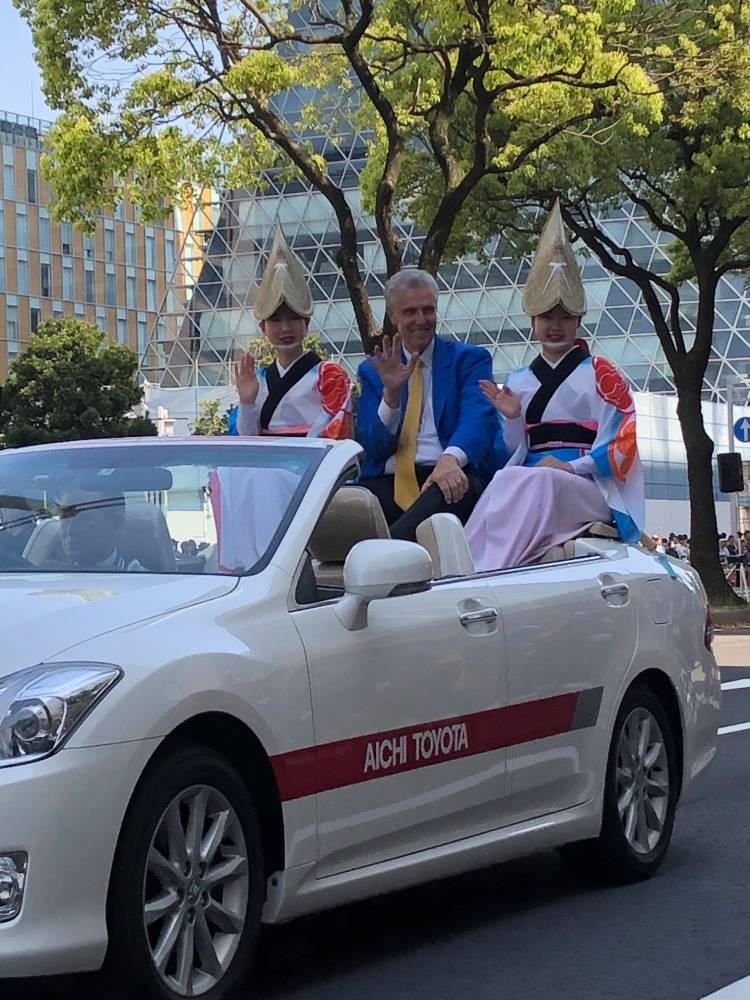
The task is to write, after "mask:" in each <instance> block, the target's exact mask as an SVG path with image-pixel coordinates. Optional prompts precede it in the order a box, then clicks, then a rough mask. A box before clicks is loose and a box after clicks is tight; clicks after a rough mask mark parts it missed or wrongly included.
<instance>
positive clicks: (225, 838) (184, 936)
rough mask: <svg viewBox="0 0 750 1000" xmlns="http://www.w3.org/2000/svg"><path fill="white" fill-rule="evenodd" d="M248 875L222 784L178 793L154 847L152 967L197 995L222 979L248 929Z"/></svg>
mask: <svg viewBox="0 0 750 1000" xmlns="http://www.w3.org/2000/svg"><path fill="white" fill-rule="evenodd" d="M249 893H250V873H249V867H248V853H247V847H246V844H245V837H244V834H243V832H242V826H241V824H240V820H239V817H238V816H237V813H236V812H235V810H234V809H233V808H232V805H231V803H230V802H229V801H228V799H227V798H226V797H225V796H224V795H223V794H222V793H221V792H219V791H218V790H217V789H216V788H212V787H210V786H208V785H193V786H191V787H189V788H186V789H184V790H183V791H181V792H180V793H179V794H178V795H176V796H175V797H174V798H173V799H172V801H171V802H170V803H169V805H168V806H167V808H166V809H165V810H164V812H163V814H162V816H161V819H160V820H159V822H158V824H157V826H156V830H155V833H154V836H153V838H152V840H151V844H150V847H149V851H148V856H147V860H146V871H145V878H144V885H143V921H144V928H145V932H146V938H147V941H148V947H149V951H150V954H151V959H152V961H153V963H154V967H155V969H156V971H157V973H158V975H159V976H160V978H161V979H162V981H163V982H164V984H165V985H166V986H167V987H168V988H169V989H170V990H171V991H173V992H174V993H175V994H177V995H179V996H183V997H195V996H200V995H202V994H204V993H207V992H208V991H209V990H210V989H212V988H213V987H214V986H216V984H217V983H218V982H219V981H220V980H221V979H222V977H223V976H224V974H225V973H226V971H227V969H228V968H229V966H230V965H231V963H232V960H233V958H234V956H235V953H236V951H237V947H238V945H239V942H240V939H241V937H242V932H243V930H244V927H245V922H246V919H247V912H248V899H249Z"/></svg>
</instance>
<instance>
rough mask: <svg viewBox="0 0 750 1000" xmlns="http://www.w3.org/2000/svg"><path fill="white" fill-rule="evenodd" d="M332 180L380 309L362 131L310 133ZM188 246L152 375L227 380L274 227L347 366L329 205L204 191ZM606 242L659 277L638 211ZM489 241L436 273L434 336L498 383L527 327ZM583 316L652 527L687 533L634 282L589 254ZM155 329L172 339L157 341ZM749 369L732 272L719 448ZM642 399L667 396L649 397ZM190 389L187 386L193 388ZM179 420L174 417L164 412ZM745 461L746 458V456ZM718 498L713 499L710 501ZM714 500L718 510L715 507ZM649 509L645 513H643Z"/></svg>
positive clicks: (660, 262)
mask: <svg viewBox="0 0 750 1000" xmlns="http://www.w3.org/2000/svg"><path fill="white" fill-rule="evenodd" d="M317 150H318V152H320V153H321V154H322V155H323V156H324V157H325V159H326V161H327V164H328V169H329V171H330V172H331V174H332V176H333V177H334V178H335V180H336V182H337V183H338V184H339V185H340V186H341V187H343V188H345V189H347V195H348V198H349V202H350V204H351V206H352V210H353V213H354V216H355V221H356V225H357V231H358V237H359V252H360V260H361V267H362V271H363V275H364V278H365V281H366V285H367V289H368V292H369V295H370V299H371V302H372V306H373V310H374V312H375V315H376V318H378V319H380V318H381V317H382V315H383V310H384V299H383V284H384V280H385V263H384V260H383V255H382V251H381V250H380V246H379V243H378V240H377V234H376V231H375V225H374V220H373V219H372V217H371V216H369V215H368V214H367V213H366V212H364V211H363V210H362V208H361V204H360V197H359V192H358V189H357V185H358V172H359V170H360V169H361V167H362V164H363V162H364V155H365V148H364V144H363V143H362V141H361V139H359V138H358V137H357V136H354V135H349V136H345V137H343V138H342V139H341V141H340V143H335V142H332V141H331V140H330V139H326V140H319V142H318V143H317ZM195 218H196V220H197V221H196V222H195V223H194V224H193V225H192V226H191V227H190V230H191V237H190V241H188V243H186V250H187V251H188V252H187V253H186V255H185V258H184V259H183V261H182V262H181V264H180V265H179V266H178V269H177V272H176V275H175V283H174V287H173V292H174V295H173V299H172V304H173V306H174V311H167V312H165V314H164V315H163V316H162V319H163V322H162V324H161V327H160V328H158V329H157V328H156V327H155V328H154V335H153V341H152V345H151V346H152V350H151V351H150V352H149V355H148V357H149V358H150V359H151V360H152V363H153V359H158V360H159V366H158V367H155V368H150V369H149V368H147V367H144V374H145V375H146V377H147V378H148V379H149V380H150V381H151V382H157V383H160V384H161V385H162V386H164V387H175V388H177V387H179V386H183V387H187V386H194V387H196V389H199V388H200V389H203V388H205V389H206V390H208V389H209V387H211V386H216V387H218V386H221V385H226V384H227V383H228V382H229V381H230V366H231V361H232V359H233V358H234V357H235V356H236V355H237V354H238V353H239V352H240V351H241V350H242V349H244V347H245V345H246V343H247V340H248V339H249V338H250V337H253V336H257V334H258V331H257V326H256V323H255V320H254V318H253V315H252V303H253V298H254V293H255V289H256V288H257V284H258V281H259V279H260V276H261V274H262V272H263V267H264V262H265V258H266V254H267V251H268V249H269V248H270V244H271V240H272V238H273V233H274V230H275V228H276V226H281V227H282V229H283V231H284V235H285V237H286V239H287V241H288V242H289V244H290V246H291V247H292V249H293V250H294V252H295V253H296V254H297V255H298V257H299V258H300V259H301V260H302V262H303V263H304V265H305V267H306V268H307V271H308V273H309V276H310V287H311V290H312V295H313V299H314V303H315V308H314V313H313V318H312V322H311V329H313V330H315V331H317V332H318V333H319V334H320V336H321V339H322V342H323V344H324V346H325V347H326V349H327V350H328V351H329V352H330V354H331V356H332V357H333V358H335V359H336V360H340V361H342V362H343V363H344V364H345V365H347V366H348V367H350V368H351V370H352V371H353V370H355V369H356V365H357V364H358V363H359V362H360V361H361V360H362V358H363V353H362V346H361V343H360V340H359V336H358V332H357V329H356V325H355V322H354V317H353V311H352V307H351V304H350V301H349V297H348V294H347V289H346V284H345V282H344V278H343V275H342V274H341V272H340V269H339V267H338V265H337V263H336V253H337V249H338V246H339V237H338V228H337V225H336V220H335V218H334V215H333V212H332V209H331V207H330V205H329V203H328V202H327V201H326V200H325V198H323V197H322V195H320V194H318V193H316V192H315V191H312V190H310V189H309V188H308V187H306V186H305V185H303V184H301V183H299V182H294V183H283V182H281V181H280V180H279V179H278V178H276V177H275V176H274V175H273V174H272V175H270V176H269V177H268V178H267V185H266V186H265V187H264V188H262V189H258V190H254V191H226V192H208V191H204V192H203V193H202V197H201V198H200V199H198V200H197V204H196V206H195ZM605 225H606V228H607V230H608V231H609V233H610V234H611V235H612V237H613V238H614V239H616V240H618V241H621V240H622V241H625V243H626V244H627V246H628V247H629V248H630V249H631V251H632V253H633V256H634V257H635V259H636V261H638V262H640V263H643V264H645V265H648V266H649V267H651V268H653V269H655V270H656V271H660V272H662V273H666V272H667V271H668V270H669V266H670V265H669V259H668V257H667V254H666V247H665V242H666V240H665V239H664V237H663V236H661V235H659V234H657V233H655V232H654V231H653V230H652V229H651V228H650V227H649V225H648V223H647V221H646V219H645V217H644V215H643V213H642V212H641V211H640V210H638V209H637V208H636V207H634V206H632V205H627V206H624V207H623V208H622V209H621V210H620V211H619V212H617V213H615V214H613V215H612V216H611V217H609V218H607V220H606V223H605ZM396 228H397V232H398V235H399V236H400V238H401V240H402V241H403V247H404V259H405V263H406V264H407V265H409V264H415V263H416V262H417V261H418V259H419V250H420V243H421V240H422V234H421V233H420V232H419V231H418V230H417V228H416V227H415V226H414V225H412V224H411V223H410V222H409V221H408V220H406V219H402V220H400V221H399V222H398V223H397V227H396ZM495 250H496V247H495V246H489V247H487V252H488V261H487V262H480V261H478V260H477V259H472V258H462V259H458V260H453V261H447V262H446V263H445V264H444V265H443V266H442V267H441V269H440V274H439V276H438V283H439V285H440V289H441V296H440V303H439V314H440V322H439V327H438V332H439V334H440V335H441V336H444V337H455V338H456V339H459V340H463V341H469V342H471V343H475V344H479V345H481V346H483V347H486V348H487V349H488V350H489V351H490V353H491V354H492V358H493V367H494V372H495V376H496V378H497V380H498V381H502V380H503V379H504V378H505V376H506V375H507V374H508V373H509V372H510V371H512V370H513V369H515V368H517V367H519V366H521V365H524V364H527V363H528V362H529V361H530V360H531V359H532V358H533V357H534V356H535V354H536V353H537V351H536V347H535V346H534V343H533V341H532V338H531V333H530V324H529V320H528V317H526V316H525V315H524V313H523V311H522V309H521V295H522V289H523V285H524V283H525V280H526V276H527V274H528V270H529V263H530V262H529V260H528V259H526V258H524V259H521V260H509V259H505V258H502V257H498V256H497V255H496V254H495ZM580 262H581V267H582V271H583V277H584V281H585V284H586V291H587V296H588V303H589V311H588V313H587V315H586V317H585V320H584V326H583V332H584V335H585V336H586V338H587V340H588V341H589V344H590V346H591V350H592V352H595V353H597V354H601V355H603V356H604V357H606V358H608V359H609V360H611V361H612V362H614V363H615V364H616V365H618V366H619V367H620V368H621V369H622V370H623V371H624V372H625V374H626V375H627V376H628V378H629V379H630V382H631V384H632V386H633V388H634V389H635V390H636V391H637V392H638V396H637V400H638V404H637V405H638V411H639V441H640V447H641V455H642V458H643V462H644V467H645V472H646V487H647V496H648V497H649V500H650V501H653V503H651V505H650V510H651V511H657V510H658V511H659V514H658V518H659V523H658V524H657V525H654V527H655V528H658V530H670V529H671V528H672V527H673V528H674V530H677V529H678V527H679V529H680V530H688V523H687V511H686V508H687V496H688V493H687V474H686V459H685V453H684V447H683V445H682V441H681V437H680V433H679V425H678V423H677V420H676V414H675V400H674V398H670V397H673V395H674V385H673V382H672V380H671V376H670V373H669V369H668V366H667V364H666V362H665V358H664V353H663V351H662V349H661V347H660V345H659V342H658V340H657V338H656V335H655V334H654V332H653V328H652V324H651V321H650V319H649V316H648V313H647V311H646V309H645V307H644V305H643V303H642V301H641V298H640V295H639V292H638V290H637V288H636V287H635V286H634V285H633V284H632V283H630V282H628V281H626V280H624V279H622V278H618V277H615V276H613V275H611V274H609V273H608V272H607V271H605V270H604V269H603V268H602V267H601V265H600V264H599V263H598V261H597V260H596V259H592V258H583V257H582V258H581V261H580ZM696 301H697V295H696V292H695V289H694V288H693V286H691V285H687V286H686V287H685V289H684V292H683V316H682V319H683V325H684V329H685V330H686V331H687V332H688V338H689V331H690V330H691V329H694V319H695V311H696ZM165 331H172V332H173V333H174V336H170V337H168V338H167V339H166V340H165V339H162V338H161V334H163V333H164V332H165ZM749 373H750V296H749V295H748V292H747V289H746V288H745V285H744V282H743V281H742V280H741V279H739V278H736V277H733V276H730V277H727V278H725V279H723V280H722V281H721V283H720V286H719V293H718V301H717V314H716V331H715V338H714V350H713V353H712V357H711V361H710V363H709V366H708V370H707V373H706V381H705V389H704V397H705V400H706V406H705V416H706V422H707V428H708V430H709V433H712V434H713V435H714V436H715V440H716V441H717V446H719V445H720V441H721V439H722V438H724V442H723V445H721V446H722V447H724V448H726V434H725V432H724V417H723V406H722V405H721V402H722V399H723V390H724V387H725V386H726V384H727V381H728V380H730V379H732V378H736V377H739V376H744V375H746V374H749ZM652 394H659V395H663V396H665V397H667V398H664V399H661V400H658V399H653V398H652ZM196 398H197V394H196ZM175 415H176V416H178V419H179V415H178V414H175ZM747 457H750V454H749V455H748V456H747ZM720 499H721V497H720V495H718V494H717V500H720ZM723 509H724V508H723V507H721V508H720V511H723ZM650 516H651V515H650Z"/></svg>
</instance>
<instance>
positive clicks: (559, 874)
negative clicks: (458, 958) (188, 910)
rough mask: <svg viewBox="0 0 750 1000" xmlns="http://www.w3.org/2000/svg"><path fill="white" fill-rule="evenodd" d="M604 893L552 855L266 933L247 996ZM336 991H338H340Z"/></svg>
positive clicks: (56, 988) (89, 999)
mask: <svg viewBox="0 0 750 1000" xmlns="http://www.w3.org/2000/svg"><path fill="white" fill-rule="evenodd" d="M598 891H600V890H597V889H595V888H593V887H590V886H587V885H585V884H584V883H582V882H581V881H580V880H578V879H577V878H575V877H574V876H573V875H571V874H570V873H569V871H568V869H567V868H566V867H565V865H564V864H563V862H562V861H561V859H560V858H559V856H558V854H557V853H556V852H550V853H547V854H544V855H535V856H534V857H532V858H525V859H521V860H519V861H511V862H507V863H505V864H502V865H496V866H495V867H493V868H489V869H485V870H483V871H475V872H470V873H468V874H466V875H461V876H457V877H454V878H450V879H445V880H443V881H440V882H433V883H430V884H428V885H423V886H418V887H416V888H412V889H407V890H404V891H402V892H399V893H391V894H389V895H386V896H380V897H377V898H375V899H370V900H367V901H365V902H363V903H357V904H353V905H350V906H345V907H340V908H338V909H336V910H329V911H327V912H325V913H318V914H313V915H311V916H308V917H302V918H300V919H299V920H295V921H293V922H292V923H289V924H286V925H283V926H278V927H265V928H264V929H263V931H262V934H261V940H260V944H259V948H258V955H257V960H256V967H255V974H254V981H253V983H248V985H247V988H246V989H243V990H242V991H240V993H239V994H238V1000H244V998H248V1000H249V998H250V997H252V998H253V1000H281V998H282V997H293V996H295V995H297V994H302V993H304V992H306V991H309V990H311V989H313V990H314V991H315V992H318V991H320V992H321V993H326V992H327V990H326V989H325V983H326V981H327V980H328V979H329V978H330V979H335V978H337V977H340V976H341V975H346V973H347V972H348V973H355V974H360V975H364V976H366V977H367V976H368V972H370V967H371V968H372V970H373V971H374V970H375V968H376V966H377V965H378V964H379V963H381V962H382V961H383V960H384V959H397V958H398V957H400V956H408V955H409V954H411V953H414V952H418V951H419V950H420V949H421V948H423V947H427V946H429V947H434V946H435V945H436V944H437V945H438V946H444V947H446V948H449V947H453V946H454V945H455V944H456V943H457V942H458V940H459V939H460V938H461V937H462V936H464V935H466V934H469V933H470V932H471V931H473V930H474V929H475V928H477V927H478V926H486V925H493V924H494V925H495V926H496V927H497V928H498V930H499V929H500V928H501V927H502V925H503V923H504V922H505V921H507V920H513V919H517V918H518V917H519V916H520V915H521V914H523V913H525V912H527V911H530V910H533V911H542V910H544V908H545V907H547V906H549V905H551V904H553V903H555V902H557V901H559V900H560V899H562V898H568V899H572V898H573V897H574V896H581V895H583V894H586V893H592V892H594V893H595V892H598ZM335 991H336V987H335V986H333V985H332V988H331V995H332V994H333V992H335ZM2 998H3V1000H29V998H33V1000H100V998H101V994H100V992H99V990H98V989H97V986H96V978H95V977H92V976H71V977H64V978H62V977H59V978H54V979H34V980H11V981H6V982H5V983H3V987H2ZM134 1000H136V998H135V996H134Z"/></svg>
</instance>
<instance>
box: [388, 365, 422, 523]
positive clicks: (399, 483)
mask: <svg viewBox="0 0 750 1000" xmlns="http://www.w3.org/2000/svg"><path fill="white" fill-rule="evenodd" d="M422 367H423V365H422V361H421V359H420V360H419V361H418V362H417V367H416V368H415V369H414V371H413V372H412V375H411V378H410V379H409V396H408V399H407V401H406V413H404V422H403V424H401V433H400V434H399V436H398V446H397V448H396V468H395V478H394V481H393V499H394V500H395V501H396V503H397V504H398V506H399V507H400V508H401V510H406V509H407V508H408V507H411V505H412V504H413V503H414V501H415V500H416V499H417V497H418V496H419V484H418V483H417V474H416V472H415V470H414V460H415V459H416V457H417V435H418V434H419V422H420V420H421V418H422Z"/></svg>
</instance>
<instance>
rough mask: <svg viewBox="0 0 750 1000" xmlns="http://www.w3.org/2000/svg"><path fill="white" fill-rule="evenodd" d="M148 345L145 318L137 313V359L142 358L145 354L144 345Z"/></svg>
mask: <svg viewBox="0 0 750 1000" xmlns="http://www.w3.org/2000/svg"><path fill="white" fill-rule="evenodd" d="M147 344H148V326H147V324H146V317H145V316H144V315H143V313H138V357H139V358H142V357H143V355H144V354H145V353H146V345H147Z"/></svg>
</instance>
